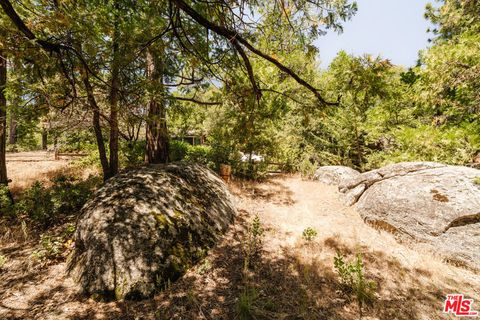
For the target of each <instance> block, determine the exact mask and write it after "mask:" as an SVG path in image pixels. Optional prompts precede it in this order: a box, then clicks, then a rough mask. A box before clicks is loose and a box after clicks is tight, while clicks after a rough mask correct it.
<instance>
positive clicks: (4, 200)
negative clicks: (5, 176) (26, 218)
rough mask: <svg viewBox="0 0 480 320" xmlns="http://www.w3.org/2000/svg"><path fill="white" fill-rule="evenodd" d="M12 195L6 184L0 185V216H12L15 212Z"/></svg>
mask: <svg viewBox="0 0 480 320" xmlns="http://www.w3.org/2000/svg"><path fill="white" fill-rule="evenodd" d="M14 209H15V208H14V205H13V201H12V195H11V193H10V189H9V188H8V186H6V185H0V216H3V217H11V216H12V215H14V214H15V210H14Z"/></svg>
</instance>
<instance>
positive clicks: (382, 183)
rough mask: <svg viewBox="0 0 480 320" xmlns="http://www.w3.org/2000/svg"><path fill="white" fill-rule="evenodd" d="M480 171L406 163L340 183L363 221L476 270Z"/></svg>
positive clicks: (479, 262)
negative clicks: (428, 247)
mask: <svg viewBox="0 0 480 320" xmlns="http://www.w3.org/2000/svg"><path fill="white" fill-rule="evenodd" d="M477 177H480V170H477V169H473V168H468V167H461V166H450V165H444V164H439V163H433V162H405V163H398V164H394V165H390V166H386V167H383V168H380V169H377V170H373V171H369V172H365V173H362V174H360V175H358V176H357V177H354V178H353V179H348V180H345V181H344V182H343V183H341V184H340V186H339V190H340V192H342V193H344V197H346V198H347V197H349V198H350V199H354V200H352V201H351V204H353V203H356V209H357V211H358V212H359V214H360V215H361V216H362V218H363V219H364V221H365V222H367V223H369V224H371V225H374V226H377V227H379V228H383V229H386V230H388V231H390V232H392V233H395V234H397V235H398V236H400V237H403V238H406V239H414V240H415V241H422V242H427V243H430V244H431V245H433V247H434V248H435V250H436V251H437V252H439V253H440V254H442V255H443V256H445V257H446V258H447V259H448V260H450V261H456V262H458V263H461V264H466V265H469V266H472V267H474V268H480V250H479V248H480V185H478V184H477V183H476V179H477Z"/></svg>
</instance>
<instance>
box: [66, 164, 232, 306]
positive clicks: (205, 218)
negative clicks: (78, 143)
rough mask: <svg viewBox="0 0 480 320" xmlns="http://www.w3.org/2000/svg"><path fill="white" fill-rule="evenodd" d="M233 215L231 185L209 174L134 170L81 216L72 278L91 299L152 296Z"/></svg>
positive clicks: (197, 169) (196, 168) (180, 167)
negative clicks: (229, 189) (94, 297)
mask: <svg viewBox="0 0 480 320" xmlns="http://www.w3.org/2000/svg"><path fill="white" fill-rule="evenodd" d="M235 214H236V211H235V208H234V206H233V203H232V200H231V195H230V193H229V192H228V190H227V188H226V186H225V184H224V183H223V181H222V180H221V179H220V178H219V177H218V176H217V175H216V174H214V173H213V172H212V171H210V170H209V169H207V168H205V167H202V166H200V165H192V164H189V165H187V164H179V163H173V164H168V165H152V166H148V167H142V168H139V169H135V170H131V171H129V172H126V173H123V174H120V175H118V176H116V177H114V178H112V179H111V180H109V181H108V182H107V183H106V184H105V185H104V186H103V187H102V188H101V189H99V190H98V191H97V192H96V194H95V195H94V197H93V199H92V200H90V201H89V202H88V203H87V204H86V205H85V206H84V208H83V209H82V212H81V214H80V217H79V219H78V223H77V231H76V234H75V250H74V252H73V254H72V257H71V258H70V260H69V273H70V274H71V275H72V276H73V277H74V279H76V280H77V281H78V282H79V283H80V285H81V286H82V288H83V289H84V291H85V292H86V293H89V294H95V295H96V296H102V297H104V298H106V299H113V298H115V299H125V298H126V299H129V298H130V299H134V298H145V297H149V296H151V295H152V294H154V293H155V292H156V291H157V290H158V289H161V288H162V287H164V286H165V284H166V283H168V282H170V281H173V280H175V279H176V278H178V277H179V276H181V275H182V274H183V273H184V272H185V271H186V269H188V268H189V267H190V266H191V265H193V264H194V263H195V262H196V261H198V260H199V259H200V258H201V257H202V256H204V255H205V253H206V251H207V250H208V248H210V247H211V246H212V245H213V244H214V243H215V242H216V241H217V240H218V238H219V237H220V236H221V234H222V233H223V232H224V231H225V230H226V229H227V227H228V225H229V224H230V223H231V222H232V221H233V218H234V216H235Z"/></svg>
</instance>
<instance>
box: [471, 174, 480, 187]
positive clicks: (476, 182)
mask: <svg viewBox="0 0 480 320" xmlns="http://www.w3.org/2000/svg"><path fill="white" fill-rule="evenodd" d="M473 183H475V184H476V185H478V186H480V176H479V177H476V178H475V179H473Z"/></svg>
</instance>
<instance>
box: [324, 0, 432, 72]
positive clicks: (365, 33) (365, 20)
mask: <svg viewBox="0 0 480 320" xmlns="http://www.w3.org/2000/svg"><path fill="white" fill-rule="evenodd" d="M428 2H432V3H434V1H432V0H430V1H429V0H357V4H358V12H357V14H356V15H355V16H354V17H353V18H352V19H351V20H350V21H348V22H346V23H345V24H344V31H343V33H342V34H340V35H338V34H337V33H336V32H333V31H329V32H328V34H327V35H325V36H322V37H320V38H319V39H318V40H317V41H315V45H316V46H317V47H318V48H319V49H320V61H321V66H322V68H326V67H327V66H328V64H329V63H330V62H331V60H332V59H333V58H334V57H335V56H336V54H337V52H338V51H340V50H345V51H346V52H347V53H353V54H355V55H361V54H363V53H370V54H373V55H375V56H376V55H381V56H382V57H383V58H387V59H390V60H391V61H392V63H394V64H398V65H403V66H406V67H409V66H412V65H414V64H415V63H416V61H417V57H418V51H419V50H421V49H424V48H426V47H427V46H428V38H429V34H428V33H427V29H428V27H429V26H430V25H429V23H428V21H426V20H425V19H424V17H423V14H424V11H425V5H426V4H427V3H428Z"/></svg>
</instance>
